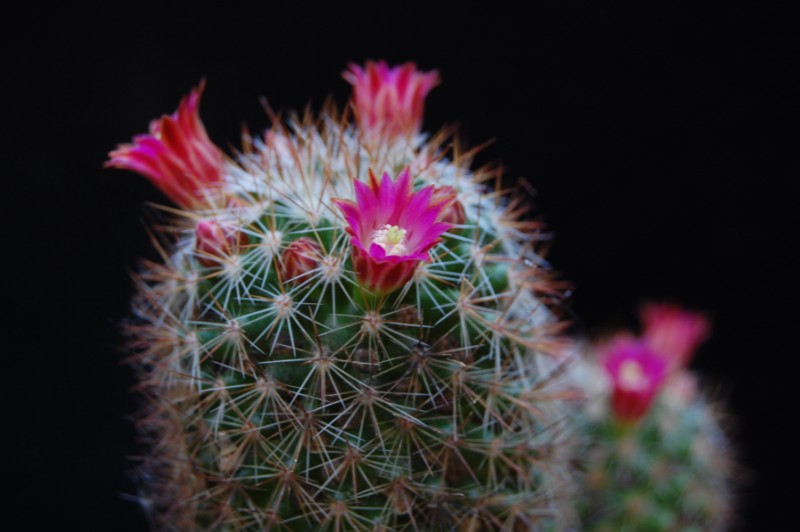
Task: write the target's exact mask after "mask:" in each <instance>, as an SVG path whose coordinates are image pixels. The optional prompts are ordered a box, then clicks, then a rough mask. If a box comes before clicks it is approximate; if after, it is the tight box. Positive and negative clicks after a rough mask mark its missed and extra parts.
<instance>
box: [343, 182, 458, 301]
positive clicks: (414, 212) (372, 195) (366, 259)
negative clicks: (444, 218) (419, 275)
mask: <svg viewBox="0 0 800 532" xmlns="http://www.w3.org/2000/svg"><path fill="white" fill-rule="evenodd" d="M353 185H354V187H355V194H356V203H353V202H352V201H349V200H343V199H334V200H333V202H334V204H335V205H336V206H337V207H339V209H340V210H341V211H342V214H343V215H344V218H345V220H346V221H347V224H348V227H347V228H346V229H347V232H348V233H349V234H350V242H351V243H352V244H353V250H352V257H353V267H354V269H355V271H356V278H357V279H358V282H359V283H360V284H361V285H362V286H364V287H366V288H367V289H368V290H372V291H374V292H376V293H379V294H387V293H389V292H393V291H394V290H397V289H398V288H400V287H402V286H404V285H405V284H406V283H407V282H409V281H410V280H411V278H412V277H413V275H414V271H415V270H416V268H417V265H419V264H420V263H421V262H424V261H427V260H429V259H430V256H429V254H428V252H429V250H430V249H431V248H432V247H433V246H434V245H435V244H436V243H437V242H439V240H440V238H439V237H440V235H441V234H442V233H444V232H445V231H447V230H448V229H449V228H450V227H451V225H450V224H449V223H445V222H441V221H439V216H440V211H441V208H442V203H439V204H434V203H433V202H432V196H433V186H428V187H425V188H423V189H422V190H419V191H417V192H413V189H412V186H411V174H410V173H409V171H408V169H406V170H404V171H403V172H402V173H401V174H400V175H399V176H398V177H397V179H396V180H394V181H393V180H392V178H391V177H389V174H388V173H386V174H383V178H382V179H381V181H380V183H379V182H378V179H377V178H376V177H375V174H373V173H372V171H370V172H369V185H367V184H365V183H362V182H361V181H355V182H354V183H353Z"/></svg>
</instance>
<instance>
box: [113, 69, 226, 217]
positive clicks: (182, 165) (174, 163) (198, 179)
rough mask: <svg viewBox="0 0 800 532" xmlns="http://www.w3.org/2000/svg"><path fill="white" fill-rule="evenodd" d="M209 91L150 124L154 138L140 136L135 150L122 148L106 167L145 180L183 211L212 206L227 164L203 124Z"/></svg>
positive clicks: (197, 93) (196, 91)
mask: <svg viewBox="0 0 800 532" xmlns="http://www.w3.org/2000/svg"><path fill="white" fill-rule="evenodd" d="M204 86H205V83H200V86H199V87H198V88H197V89H194V90H192V92H191V93H190V94H189V95H188V96H184V97H183V99H182V100H181V103H180V105H179V107H178V110H177V111H176V112H175V113H173V114H172V116H166V115H164V116H162V117H161V119H159V120H153V121H152V122H150V133H149V134H146V135H136V136H135V137H133V144H120V145H119V147H117V149H116V150H114V151H112V152H111V153H109V154H108V155H109V157H110V159H109V160H108V161H107V162H106V164H105V166H106V167H113V168H123V169H126V170H133V171H134V172H138V173H140V174H142V175H143V176H145V177H147V178H148V179H149V180H150V181H151V182H152V183H153V184H154V185H156V186H157V187H158V188H160V189H161V191H162V192H163V193H164V194H166V195H167V196H168V197H169V198H170V199H171V200H172V201H174V202H175V203H177V204H178V205H180V206H181V207H184V208H193V207H201V206H203V205H205V204H207V203H208V202H209V195H210V193H211V192H212V191H213V189H215V188H217V187H218V186H219V185H220V184H221V183H222V172H223V166H222V165H223V159H222V153H221V152H220V150H219V149H218V148H217V147H216V146H215V145H214V144H213V143H212V142H211V140H210V139H209V138H208V134H207V133H206V130H205V127H203V123H202V122H201V121H200V115H199V112H198V107H199V105H200V96H201V95H202V94H203V88H204Z"/></svg>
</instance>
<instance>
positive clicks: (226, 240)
mask: <svg viewBox="0 0 800 532" xmlns="http://www.w3.org/2000/svg"><path fill="white" fill-rule="evenodd" d="M194 236H195V244H194V253H195V257H196V258H197V262H199V263H200V264H201V265H203V266H206V267H208V266H215V265H217V264H219V263H220V262H221V261H222V260H223V259H225V258H226V257H230V256H231V255H232V254H233V253H234V252H235V251H236V249H237V248H238V247H239V246H243V245H245V244H247V236H246V235H245V234H244V233H241V232H239V230H238V229H237V228H236V227H234V226H233V225H232V224H228V223H223V222H219V221H217V220H200V221H199V222H197V226H196V227H195V229H194Z"/></svg>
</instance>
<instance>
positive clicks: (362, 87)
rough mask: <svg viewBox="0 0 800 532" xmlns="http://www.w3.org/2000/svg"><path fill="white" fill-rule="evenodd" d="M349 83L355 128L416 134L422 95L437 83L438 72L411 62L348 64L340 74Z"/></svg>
mask: <svg viewBox="0 0 800 532" xmlns="http://www.w3.org/2000/svg"><path fill="white" fill-rule="evenodd" d="M342 76H343V77H344V79H346V80H347V81H349V82H350V83H351V84H352V85H353V102H354V103H355V108H356V119H357V121H358V125H359V127H360V128H361V129H362V130H364V131H366V132H369V133H377V134H381V135H386V136H388V137H389V138H392V137H398V136H407V135H413V134H416V133H419V132H420V130H421V129H422V114H423V110H424V105H425V96H427V94H428V93H429V92H430V91H431V89H433V88H434V87H435V86H436V85H438V84H439V74H438V73H437V72H436V71H435V70H434V71H431V72H420V71H418V70H417V66H416V65H415V64H414V63H405V64H403V65H399V66H395V67H391V68H390V67H389V66H388V65H387V64H386V62H385V61H378V62H377V63H374V62H372V61H367V64H366V66H365V67H364V68H361V67H360V66H359V65H356V64H353V63H351V64H350V65H349V70H345V71H344V72H343V73H342Z"/></svg>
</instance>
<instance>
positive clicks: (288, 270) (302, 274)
mask: <svg viewBox="0 0 800 532" xmlns="http://www.w3.org/2000/svg"><path fill="white" fill-rule="evenodd" d="M321 259H322V247H320V245H319V243H318V242H317V241H316V240H313V239H311V238H309V237H307V236H304V237H301V238H298V239H297V240H295V241H294V242H292V243H291V244H289V245H288V246H287V247H286V249H284V250H283V252H282V253H281V279H282V280H283V282H285V283H291V284H299V283H301V282H303V281H305V280H307V279H308V278H309V276H310V275H312V273H313V272H314V271H316V270H318V269H319V265H320V261H321Z"/></svg>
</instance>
